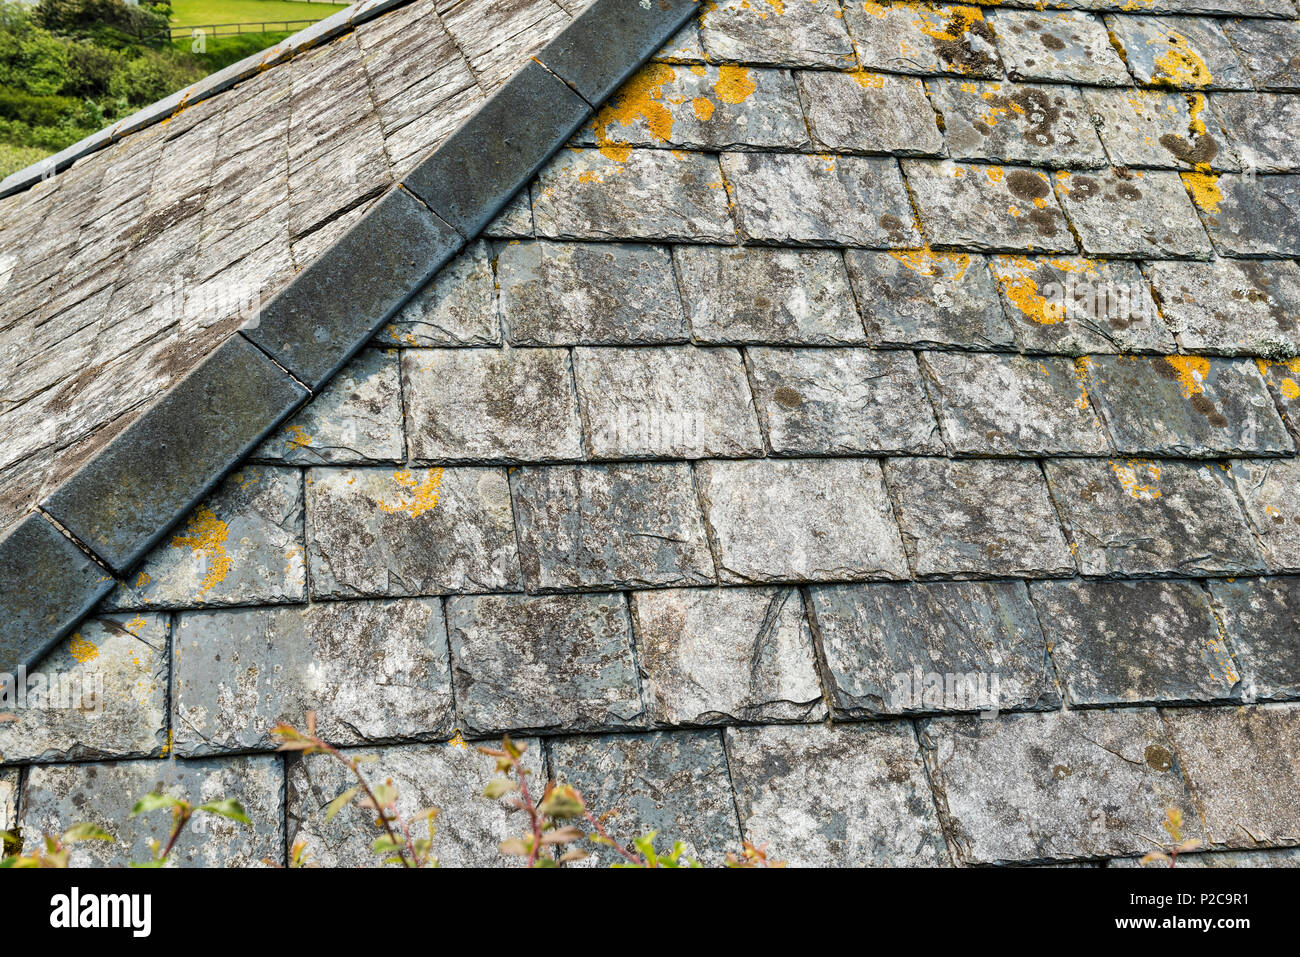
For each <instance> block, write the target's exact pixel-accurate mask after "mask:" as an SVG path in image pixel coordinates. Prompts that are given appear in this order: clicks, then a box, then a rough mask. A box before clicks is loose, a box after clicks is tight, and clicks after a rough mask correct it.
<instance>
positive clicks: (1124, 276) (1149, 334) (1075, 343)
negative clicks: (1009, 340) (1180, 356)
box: [989, 256, 1178, 356]
mask: <svg viewBox="0 0 1300 957" xmlns="http://www.w3.org/2000/svg"><path fill="white" fill-rule="evenodd" d="M989 264H990V266H991V268H992V270H993V275H994V277H995V278H996V280H997V288H998V294H999V295H1000V296H1001V298H1002V305H1003V306H1004V307H1005V308H1006V313H1007V317H1008V318H1009V319H1010V320H1011V325H1012V327H1013V328H1014V329H1015V340H1016V344H1017V345H1018V346H1019V347H1020V348H1021V349H1023V350H1025V351H1028V352H1056V353H1065V354H1067V355H1074V356H1082V355H1087V354H1089V353H1098V352H1102V353H1114V352H1166V353H1168V352H1174V351H1176V350H1177V348H1178V347H1177V345H1176V344H1175V343H1174V337H1173V336H1172V335H1170V333H1169V330H1168V329H1167V328H1165V324H1164V323H1163V322H1162V321H1161V319H1160V311H1159V310H1158V309H1157V308H1156V303H1155V300H1154V299H1152V298H1151V290H1150V288H1149V287H1148V285H1147V282H1146V280H1145V279H1144V278H1143V276H1142V273H1141V271H1140V270H1139V269H1138V266H1137V264H1136V263H1131V262H1125V261H1123V260H1100V259H1088V258H1085V257H1081V256H1060V257H1042V258H1039V257H1034V258H1030V257H1027V256H994V257H993V258H992V259H991V260H990V261H989Z"/></svg>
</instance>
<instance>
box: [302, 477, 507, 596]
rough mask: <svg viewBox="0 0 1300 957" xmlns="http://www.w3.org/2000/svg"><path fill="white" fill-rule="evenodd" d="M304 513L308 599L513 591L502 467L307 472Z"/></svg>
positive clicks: (505, 488) (504, 481) (505, 487)
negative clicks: (305, 507)
mask: <svg viewBox="0 0 1300 957" xmlns="http://www.w3.org/2000/svg"><path fill="white" fill-rule="evenodd" d="M307 515H308V522H307V526H308V527H307V540H308V542H309V543H310V544H309V545H308V560H309V562H310V567H311V583H312V597H313V598H356V597H365V596H376V597H381V596H404V595H438V594H444V593H454V592H478V591H509V590H512V589H516V588H518V587H519V558H518V554H517V551H516V547H515V535H514V526H513V523H512V518H511V510H510V493H509V490H508V488H507V485H506V477H505V474H504V472H502V471H501V470H499V469H473V468H462V469H441V468H435V469H398V470H397V471H392V470H391V469H379V468H366V469H347V468H339V469H335V468H319V469H312V470H311V471H310V472H308V473H307Z"/></svg>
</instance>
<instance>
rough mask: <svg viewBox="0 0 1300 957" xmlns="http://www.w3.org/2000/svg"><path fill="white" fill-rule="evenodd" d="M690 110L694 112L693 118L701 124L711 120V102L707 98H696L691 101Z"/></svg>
mask: <svg viewBox="0 0 1300 957" xmlns="http://www.w3.org/2000/svg"><path fill="white" fill-rule="evenodd" d="M691 108H692V109H694V110H695V118H696V119H698V120H699V121H700V122H701V123H707V122H709V120H711V119H713V101H712V100H710V99H709V98H708V97H707V96H697V97H696V98H695V99H693V100H691Z"/></svg>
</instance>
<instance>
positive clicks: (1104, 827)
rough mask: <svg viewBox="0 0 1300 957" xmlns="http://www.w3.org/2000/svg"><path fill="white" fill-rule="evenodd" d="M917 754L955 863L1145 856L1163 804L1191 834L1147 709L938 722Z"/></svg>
mask: <svg viewBox="0 0 1300 957" xmlns="http://www.w3.org/2000/svg"><path fill="white" fill-rule="evenodd" d="M921 748H922V752H923V753H924V755H925V761H926V766H927V767H928V768H929V771H930V779H931V783H932V785H933V787H934V789H935V793H936V794H937V795H938V803H939V807H940V808H943V809H944V812H945V817H946V820H945V821H944V825H945V828H946V830H947V833H948V835H949V839H950V840H951V841H952V843H953V844H954V845H955V846H956V848H957V853H958V854H959V855H960V857H961V860H962V862H963V863H966V864H987V863H994V862H998V861H1022V862H1023V861H1042V860H1053V859H1058V858H1079V857H1083V858H1087V857H1104V856H1107V855H1112V854H1138V853H1146V852H1147V851H1149V850H1151V845H1150V843H1149V842H1148V840H1147V838H1148V837H1150V836H1151V835H1158V834H1163V833H1164V832H1163V831H1162V830H1161V828H1160V822H1161V821H1162V820H1164V816H1165V811H1166V809H1168V808H1170V807H1176V808H1178V809H1179V810H1181V811H1182V812H1183V820H1184V837H1187V838H1199V837H1201V830H1200V826H1199V822H1198V818H1197V815H1196V806H1195V804H1194V803H1193V801H1192V796H1191V795H1190V794H1189V793H1188V792H1187V789H1186V787H1185V786H1184V785H1183V780H1182V775H1181V774H1180V773H1179V768H1178V758H1177V757H1176V756H1175V753H1174V746H1173V744H1172V743H1171V742H1170V739H1169V737H1168V735H1167V734H1166V732H1165V730H1164V727H1163V726H1162V724H1161V722H1160V716H1159V714H1158V713H1157V712H1156V711H1155V709H1139V710H1132V711H1128V710H1126V711H1054V712H1049V713H1046V714H1016V715H1002V716H999V718H998V720H996V721H984V720H981V719H980V718H976V717H962V718H940V719H934V720H931V721H927V722H926V723H925V724H924V725H923V727H922V730H921ZM1062 808H1069V809H1070V811H1069V813H1062Z"/></svg>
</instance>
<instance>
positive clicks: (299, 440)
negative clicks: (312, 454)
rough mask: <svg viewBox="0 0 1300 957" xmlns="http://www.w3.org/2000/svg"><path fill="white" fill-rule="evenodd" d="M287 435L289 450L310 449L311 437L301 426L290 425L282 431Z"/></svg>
mask: <svg viewBox="0 0 1300 957" xmlns="http://www.w3.org/2000/svg"><path fill="white" fill-rule="evenodd" d="M284 431H285V432H286V433H287V434H288V435H289V448H290V449H306V448H310V447H311V436H310V435H308V434H307V431H306V430H305V429H304V428H303V427H302V426H301V425H290V426H288V427H287V428H285V430H284Z"/></svg>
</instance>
